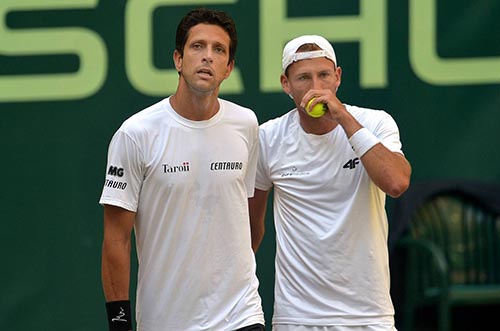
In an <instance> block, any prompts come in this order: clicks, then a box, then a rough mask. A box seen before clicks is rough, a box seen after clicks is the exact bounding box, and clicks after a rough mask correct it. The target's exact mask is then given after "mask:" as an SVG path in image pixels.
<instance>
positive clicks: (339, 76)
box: [335, 67, 342, 90]
mask: <svg viewBox="0 0 500 331" xmlns="http://www.w3.org/2000/svg"><path fill="white" fill-rule="evenodd" d="M335 74H336V75H337V82H336V83H335V85H336V87H337V88H336V90H338V89H339V86H340V83H341V82H342V68H341V67H337V68H336V69H335Z"/></svg>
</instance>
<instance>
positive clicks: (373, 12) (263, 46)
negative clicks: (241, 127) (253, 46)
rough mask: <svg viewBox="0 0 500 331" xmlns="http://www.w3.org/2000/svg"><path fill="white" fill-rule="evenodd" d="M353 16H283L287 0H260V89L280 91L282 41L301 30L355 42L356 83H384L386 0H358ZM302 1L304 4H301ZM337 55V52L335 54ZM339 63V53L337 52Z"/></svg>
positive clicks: (379, 86) (378, 84)
mask: <svg viewBox="0 0 500 331" xmlns="http://www.w3.org/2000/svg"><path fill="white" fill-rule="evenodd" d="M359 2H360V14H359V15H356V16H315V17H307V18H304V17H293V18H287V16H286V5H287V0H275V1H269V0H261V1H260V23H259V24H260V36H259V38H260V89H261V91H263V92H277V91H281V84H280V79H279V77H280V74H281V56H282V51H283V47H284V45H285V43H286V42H287V41H288V40H290V39H293V38H295V37H297V36H300V35H303V34H318V35H322V36H323V37H325V38H326V39H328V40H330V41H335V42H353V41H357V42H359V50H360V70H359V72H360V85H361V87H362V88H381V87H386V86H387V47H388V45H387V0H359ZM305 5H306V4H304V6H305ZM337 56H338V55H337ZM338 59H339V65H340V66H342V57H341V56H338Z"/></svg>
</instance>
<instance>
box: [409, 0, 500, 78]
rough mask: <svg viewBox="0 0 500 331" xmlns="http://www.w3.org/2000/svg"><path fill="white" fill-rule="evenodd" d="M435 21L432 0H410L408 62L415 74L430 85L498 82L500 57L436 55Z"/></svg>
mask: <svg viewBox="0 0 500 331" xmlns="http://www.w3.org/2000/svg"><path fill="white" fill-rule="evenodd" d="M436 21H437V13H436V0H410V46H409V47H410V62H411V66H412V68H413V70H414V71H415V73H416V75H417V76H418V77H420V78H421V79H422V80H423V81H425V82H427V83H429V84H434V85H467V84H489V83H498V82H500V57H482V58H460V59H443V58H440V57H439V55H438V53H437V50H436V47H437V37H436V35H437V27H436ZM457 38H458V37H457ZM495 69H496V70H495Z"/></svg>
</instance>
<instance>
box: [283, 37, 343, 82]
mask: <svg viewBox="0 0 500 331" xmlns="http://www.w3.org/2000/svg"><path fill="white" fill-rule="evenodd" d="M304 44H316V45H317V46H318V47H319V48H321V50H317V51H311V52H299V53H296V52H297V49H299V47H300V46H302V45H304ZM317 57H326V58H327V59H330V60H332V61H333V63H335V65H337V57H336V56H335V51H334V50H333V47H332V44H330V42H329V41H328V40H326V39H325V38H323V37H321V36H316V35H305V36H300V37H297V38H295V39H292V40H290V41H289V42H288V43H287V44H286V45H285V48H284V49H283V59H282V62H281V65H282V67H283V73H284V72H285V71H286V68H288V66H289V65H290V64H292V63H293V62H296V61H300V60H306V59H314V58H317Z"/></svg>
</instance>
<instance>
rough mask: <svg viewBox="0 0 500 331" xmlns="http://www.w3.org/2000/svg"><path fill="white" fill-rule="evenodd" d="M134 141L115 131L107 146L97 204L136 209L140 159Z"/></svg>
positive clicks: (141, 176) (138, 149) (140, 172)
mask: <svg viewBox="0 0 500 331" xmlns="http://www.w3.org/2000/svg"><path fill="white" fill-rule="evenodd" d="M142 160H143V157H142V152H141V150H140V148H139V146H138V145H137V143H136V142H135V141H134V140H133V139H132V138H131V137H130V136H129V135H128V134H127V133H126V132H123V131H121V130H118V131H117V132H116V133H115V135H114V136H113V138H112V139H111V142H110V144H109V149H108V161H107V167H106V177H105V181H104V187H103V190H102V195H101V198H100V200H99V203H100V204H102V205H104V204H108V205H113V206H117V207H122V208H124V209H127V210H130V211H133V212H135V211H137V204H138V201H139V193H140V189H141V186H142V179H143V175H142V174H143V169H144V166H143V164H144V162H143V161H142Z"/></svg>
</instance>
